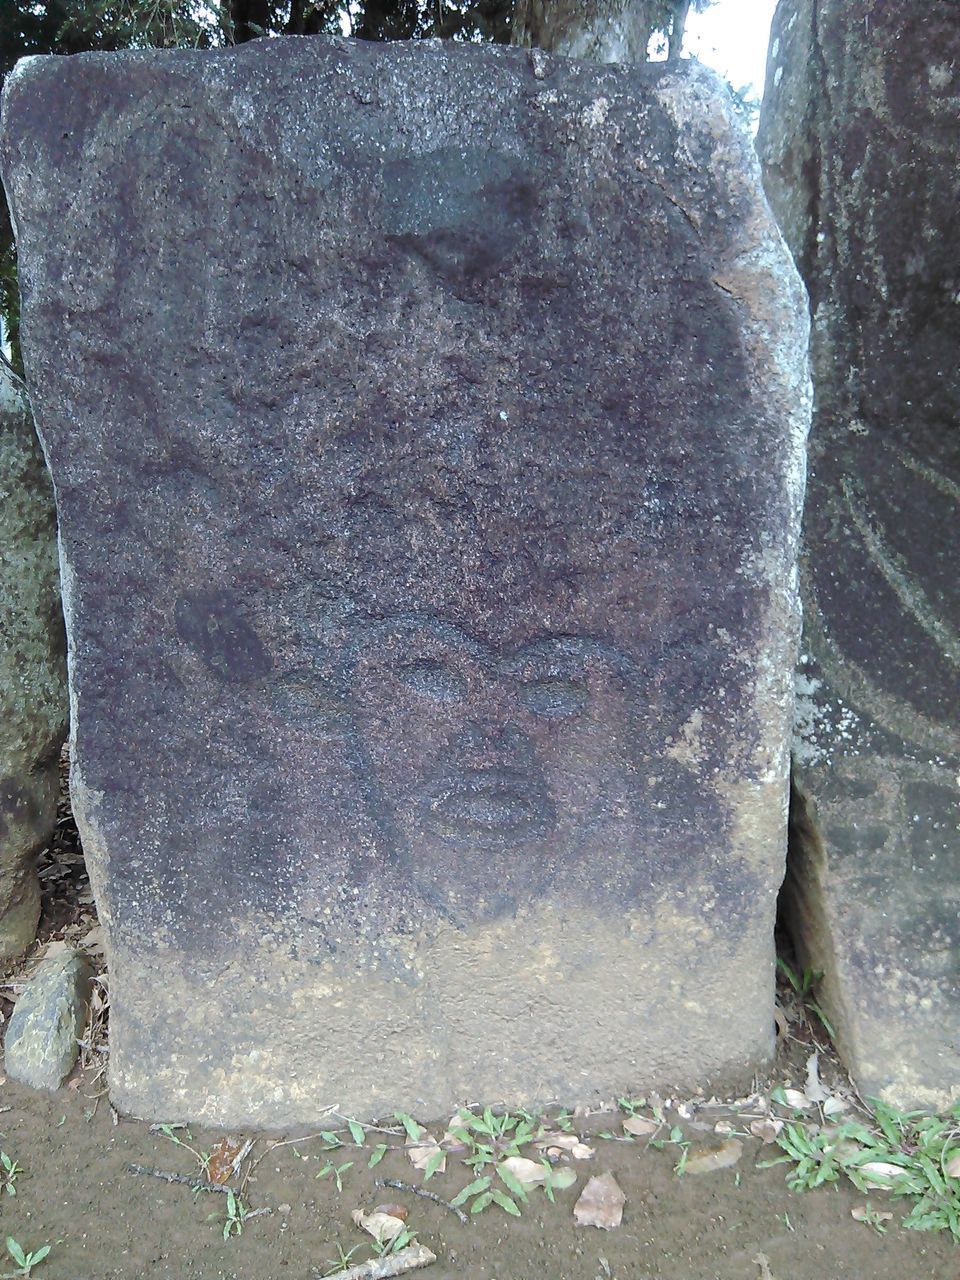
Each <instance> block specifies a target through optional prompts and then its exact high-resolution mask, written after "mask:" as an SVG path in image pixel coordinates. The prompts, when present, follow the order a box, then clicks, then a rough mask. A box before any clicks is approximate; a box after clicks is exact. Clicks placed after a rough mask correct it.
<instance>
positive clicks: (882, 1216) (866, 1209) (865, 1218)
mask: <svg viewBox="0 0 960 1280" xmlns="http://www.w3.org/2000/svg"><path fill="white" fill-rule="evenodd" d="M850 1217H851V1218H856V1220H857V1222H869V1223H870V1225H871V1226H874V1225H875V1224H876V1223H878V1222H889V1221H890V1219H891V1218H892V1217H893V1214H892V1213H890V1212H888V1210H886V1209H871V1208H870V1206H869V1205H868V1204H858V1205H857V1207H856V1208H855V1209H851V1210H850Z"/></svg>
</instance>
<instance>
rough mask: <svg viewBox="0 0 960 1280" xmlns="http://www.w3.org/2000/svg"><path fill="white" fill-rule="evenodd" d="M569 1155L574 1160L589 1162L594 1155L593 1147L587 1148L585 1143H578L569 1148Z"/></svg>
mask: <svg viewBox="0 0 960 1280" xmlns="http://www.w3.org/2000/svg"><path fill="white" fill-rule="evenodd" d="M570 1154H571V1155H572V1156H573V1158H574V1160H590V1159H591V1158H592V1157H593V1156H594V1155H595V1154H596V1153H595V1151H594V1149H593V1147H588V1146H587V1144H586V1143H585V1142H578V1143H577V1144H576V1145H575V1146H572V1147H571V1148H570Z"/></svg>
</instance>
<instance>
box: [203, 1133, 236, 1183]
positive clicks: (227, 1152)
mask: <svg viewBox="0 0 960 1280" xmlns="http://www.w3.org/2000/svg"><path fill="white" fill-rule="evenodd" d="M242 1150H243V1142H242V1141H238V1140H237V1139H235V1138H220V1139H219V1140H218V1141H217V1142H215V1143H214V1144H213V1146H212V1147H211V1148H210V1157H209V1159H208V1160H207V1181H208V1182H212V1183H213V1185H214V1186H215V1187H222V1186H223V1185H224V1183H226V1182H229V1181H230V1175H231V1174H232V1173H233V1172H234V1161H235V1160H236V1158H237V1156H239V1154H240V1152H241V1151H242Z"/></svg>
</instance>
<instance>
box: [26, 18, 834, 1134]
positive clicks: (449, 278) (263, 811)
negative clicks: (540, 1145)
mask: <svg viewBox="0 0 960 1280" xmlns="http://www.w3.org/2000/svg"><path fill="white" fill-rule="evenodd" d="M491 101H495V102H496V103H497V110H496V111H495V112H491V109H490V104H491ZM324 104H336V105H335V107H333V106H331V107H330V108H329V109H328V108H327V106H325V105H324ZM2 167H3V176H4V181H5V184H6V186H7V190H8V193H9V196H10V202H11V205H12V207H13V211H14V217H15V220H16V224H17V233H18V244H19V251H20V261H21V264H22V272H23V281H24V305H23V342H24V351H25V357H26V361H27V365H28V375H29V379H30V383H31V388H32V392H33V396H34V400H35V405H36V409H37V413H38V419H39V424H40V430H41V434H42V438H43V440H44V444H45V447H46V450H47V453H48V456H49V459H50V463H51V467H52V470H53V474H54V476H55V479H56V484H57V496H58V503H59V514H60V521H61V538H62V542H61V555H62V574H63V581H64V593H65V599H66V614H67V625H68V628H69V634H70V641H71V688H72V698H73V740H72V752H73V757H72V758H73V776H72V780H71V789H72V795H73V799H74V805H75V810H76V815H77V820H78V824H79V826H80V829H81V832H82V836H83V843H84V849H85V851H86V855H87V858H88V862H89V865H90V870H91V877H92V880H93V882H94V886H95V891H96V895H97V903H98V909H99V912H100V918H101V921H102V922H103V924H104V927H105V929H106V935H107V943H108V955H109V962H110V982H111V1006H112V1007H111V1090H112V1096H113V1098H114V1100H115V1102H117V1103H118V1104H119V1105H120V1106H121V1107H123V1108H125V1109H128V1110H131V1111H134V1112H136V1113H138V1114H140V1115H144V1116H150V1117H162V1118H164V1119H166V1120H173V1119H187V1118H190V1119H205V1120H209V1121H212V1122H215V1123H220V1124H229V1125H240V1124H263V1125H272V1126H284V1125H289V1124H293V1123H306V1122H309V1121H310V1120H311V1119H312V1118H313V1117H314V1116H315V1115H316V1112H317V1110H318V1109H319V1108H320V1107H322V1106H323V1105H325V1104H326V1103H328V1102H329V1101H330V1100H331V1099H333V1098H336V1100H337V1101H338V1102H339V1103H340V1104H341V1106H342V1107H344V1108H345V1109H346V1110H347V1111H349V1112H350V1113H351V1114H354V1115H363V1116H372V1115H376V1114H380V1113H383V1112H384V1111H388V1110H392V1109H393V1108H395V1107H398V1106H399V1107H406V1108H408V1109H412V1110H416V1111H417V1112H418V1114H423V1115H427V1114H438V1113H441V1112H443V1110H444V1109H445V1108H448V1107H450V1106H451V1105H453V1104H454V1103H456V1102H457V1101H458V1100H462V1099H463V1098H466V1097H471V1098H488V1099H494V1098H499V1099H509V1100H511V1101H513V1102H515V1103H517V1102H528V1103H530V1102H535V1101H537V1100H544V1099H546V1098H578V1097H581V1098H582V1097H593V1096H596V1095H597V1093H600V1094H606V1095H609V1093H610V1091H611V1090H613V1089H615V1088H618V1087H627V1086H631V1087H635V1086H637V1085H639V1084H640V1083H641V1082H644V1083H647V1084H649V1085H651V1086H652V1085H654V1084H658V1083H659V1084H660V1085H665V1084H667V1083H668V1082H671V1083H672V1082H676V1083H678V1084H680V1083H686V1084H693V1083H706V1082H713V1081H718V1080H720V1079H726V1080H730V1079H731V1078H733V1077H734V1076H743V1075H745V1074H747V1073H749V1072H750V1070H751V1069H752V1068H754V1067H755V1066H756V1065H757V1064H758V1063H760V1062H761V1061H763V1059H764V1058H765V1057H766V1055H767V1054H768V1053H769V1052H770V1050H771V1047H772V1035H773V985H774V984H773V954H772V952H773V921H774V911H775V900H776V894H777V888H778V885H779V883H780V880H781V877H782V874H783V864H784V845H785V821H786V794H787V792H786V783H787V758H788V756H787V749H788V729H789V724H790V722H791V719H792V681H791V679H790V671H791V670H792V666H793V661H794V654H795V643H796V637H797V629H798V626H797V609H796V604H797V599H796V589H795V550H796V540H797V536H798V526H799V511H800V504H801V500H802V488H803V477H804V442H805V435H806V430H807V426H808V415H809V394H808V374H807V366H806V336H807V332H806V307H805V302H804V298H803V294H802V289H801V286H800V283H799V280H798V277H797V275H796V272H795V269H794V267H793V264H792V262H791V260H790V258H789V254H788V253H787V251H786V248H785V246H784V244H783V241H782V240H781V238H780V236H779V233H778V232H777V230H776V227H775V225H774V223H773V220H772V218H771V216H770V213H769V209H768V207H767V205H766V202H765V201H764V199H763V197H762V193H761V189H760V181H759V171H758V168H757V165H756V160H755V157H754V156H753V153H752V150H751V147H750V144H749V142H748V140H747V139H746V138H745V137H744V136H743V135H742V134H741V133H740V131H739V127H738V125H737V123H736V121H735V118H734V116H733V114H732V112H731V110H730V104H729V101H728V99H727V97H726V95H725V92H724V91H723V90H722V88H721V87H720V85H719V83H718V82H717V81H716V80H715V79H714V78H713V77H712V76H711V75H709V74H708V73H706V72H704V71H703V70H701V69H698V68H696V67H680V68H673V67H671V68H666V67H663V66H661V67H649V68H621V67H617V68H606V69H601V68H598V67H593V66H590V65H587V64H578V63H575V62H572V61H569V60H565V59H563V58H559V57H549V56H547V55H545V54H542V53H541V54H538V55H537V56H536V57H533V56H532V55H531V54H528V53H527V52H525V51H522V50H497V49H479V48H471V47H466V46H462V45H448V46H443V45H438V44H426V45H424V44H411V45H394V46H373V45H365V44H361V43H354V42H350V41H339V40H333V41H326V40H317V39H310V40H283V41H262V42H257V43H256V45H255V47H254V46H251V47H247V48H244V49H241V50H236V51H227V52H221V53H197V52H178V53H128V54H122V55H91V56H86V55H84V56H81V57H75V58H71V59H38V60H32V61H28V62H26V63H23V64H21V65H20V66H19V67H18V69H17V70H16V71H15V72H14V73H13V75H12V76H11V77H10V78H9V79H8V81H7V89H6V93H5V98H4V106H3V140H2Z"/></svg>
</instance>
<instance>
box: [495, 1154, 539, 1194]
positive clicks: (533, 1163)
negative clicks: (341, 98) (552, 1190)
mask: <svg viewBox="0 0 960 1280" xmlns="http://www.w3.org/2000/svg"><path fill="white" fill-rule="evenodd" d="M500 1165H501V1167H502V1168H504V1169H506V1171H507V1173H512V1174H513V1176H514V1177H515V1178H516V1180H517V1181H518V1182H520V1183H522V1184H523V1185H524V1186H525V1187H531V1186H534V1185H536V1183H538V1182H546V1180H547V1170H546V1169H545V1168H544V1167H543V1165H542V1164H541V1163H540V1161H539V1160H528V1159H527V1158H526V1156H507V1158H506V1159H505V1160H501V1161H500Z"/></svg>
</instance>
